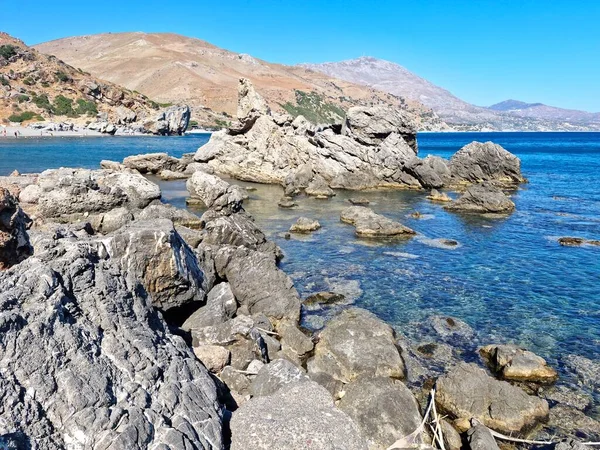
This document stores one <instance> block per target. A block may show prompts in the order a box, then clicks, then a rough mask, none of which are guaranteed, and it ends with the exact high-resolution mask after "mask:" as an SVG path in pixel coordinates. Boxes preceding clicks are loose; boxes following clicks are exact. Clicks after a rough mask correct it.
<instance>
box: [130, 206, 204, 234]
mask: <svg viewBox="0 0 600 450" xmlns="http://www.w3.org/2000/svg"><path fill="white" fill-rule="evenodd" d="M135 218H136V219H138V220H152V219H169V220H170V221H171V222H173V223H174V224H175V225H179V226H182V227H186V228H191V229H192V230H200V229H202V227H203V225H204V222H203V221H202V219H201V218H200V217H198V216H197V215H195V214H192V213H191V212H189V211H187V210H185V209H181V208H176V207H174V206H172V205H168V204H165V203H161V202H159V201H155V202H153V203H151V204H150V205H148V206H146V207H145V208H144V209H142V210H141V211H136V213H135Z"/></svg>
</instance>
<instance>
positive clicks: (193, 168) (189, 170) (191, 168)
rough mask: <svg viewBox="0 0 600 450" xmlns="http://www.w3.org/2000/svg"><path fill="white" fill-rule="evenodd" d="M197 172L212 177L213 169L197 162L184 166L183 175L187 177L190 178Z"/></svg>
mask: <svg viewBox="0 0 600 450" xmlns="http://www.w3.org/2000/svg"><path fill="white" fill-rule="evenodd" d="M198 171H200V172H206V173H210V174H211V175H213V174H214V173H215V171H214V169H213V168H212V167H210V166H209V165H208V164H206V163H199V162H190V163H189V164H186V166H185V170H184V171H183V173H184V174H185V175H187V176H191V175H193V174H194V172H198Z"/></svg>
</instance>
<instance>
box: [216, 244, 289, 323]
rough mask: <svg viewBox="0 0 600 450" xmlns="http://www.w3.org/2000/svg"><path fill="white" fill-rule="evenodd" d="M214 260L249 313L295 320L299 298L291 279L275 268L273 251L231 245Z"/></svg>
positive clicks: (218, 269)
mask: <svg viewBox="0 0 600 450" xmlns="http://www.w3.org/2000/svg"><path fill="white" fill-rule="evenodd" d="M215 262H216V267H217V272H218V273H219V274H220V275H222V276H224V277H225V278H226V279H227V281H229V283H230V284H231V289H232V291H233V293H234V295H235V298H236V299H237V300H238V302H239V304H240V305H241V306H244V307H246V308H247V309H248V311H249V312H250V313H251V314H256V313H263V314H265V315H266V316H267V317H273V318H275V319H282V318H289V319H293V320H297V319H298V317H299V315H300V297H299V295H298V292H297V291H296V288H294V284H293V282H292V280H291V279H290V278H289V277H288V276H287V275H286V274H285V273H284V272H282V271H280V270H279V269H278V268H277V265H276V261H275V258H274V256H273V255H272V254H268V253H263V252H261V251H254V250H251V249H249V248H245V247H238V248H235V249H234V248H230V249H224V250H222V251H220V252H219V253H218V254H217V255H216V257H215Z"/></svg>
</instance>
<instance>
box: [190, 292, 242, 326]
mask: <svg viewBox="0 0 600 450" xmlns="http://www.w3.org/2000/svg"><path fill="white" fill-rule="evenodd" d="M236 311H237V302H236V301H235V297H234V295H233V292H232V291H231V286H230V285H229V283H219V284H217V285H216V286H214V287H213V288H212V289H211V290H210V292H209V293H208V295H207V298H206V305H205V306H203V307H201V308H199V309H198V310H196V311H195V312H194V313H193V314H192V315H191V316H190V317H188V318H187V319H186V321H185V322H184V323H183V325H182V326H181V328H182V329H183V330H185V331H192V330H197V329H201V328H205V327H210V326H214V325H219V324H222V323H225V322H227V321H228V320H229V319H231V318H233V316H234V315H235V312H236Z"/></svg>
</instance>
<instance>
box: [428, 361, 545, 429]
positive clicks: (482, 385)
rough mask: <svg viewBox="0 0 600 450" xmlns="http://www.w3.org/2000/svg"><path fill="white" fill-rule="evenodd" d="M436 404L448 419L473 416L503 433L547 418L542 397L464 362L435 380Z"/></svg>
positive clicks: (532, 425) (530, 425)
mask: <svg viewBox="0 0 600 450" xmlns="http://www.w3.org/2000/svg"><path fill="white" fill-rule="evenodd" d="M436 404H437V406H438V408H439V409H440V410H441V411H442V412H443V413H445V414H448V415H449V416H450V418H451V419H470V418H476V419H477V420H479V421H480V422H481V423H482V424H484V425H485V426H487V427H488V428H491V429H492V430H495V431H498V432H500V433H504V434H511V433H519V432H521V431H526V430H528V429H530V428H533V427H534V426H536V425H537V424H539V423H540V422H544V421H546V420H547V419H548V403H547V402H546V401H545V400H542V399H540V398H538V397H533V396H529V395H527V394H526V393H525V392H524V391H523V390H522V389H520V388H518V387H516V386H512V385H511V384H509V383H507V382H506V381H498V380H496V379H494V378H492V377H490V376H489V375H487V374H486V373H485V371H484V370H483V369H480V368H479V367H477V366H476V365H474V364H467V363H461V364H458V365H457V366H456V367H454V368H453V369H451V370H450V371H449V372H448V373H447V374H446V375H444V376H442V377H441V378H439V379H438V380H437V394H436Z"/></svg>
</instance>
